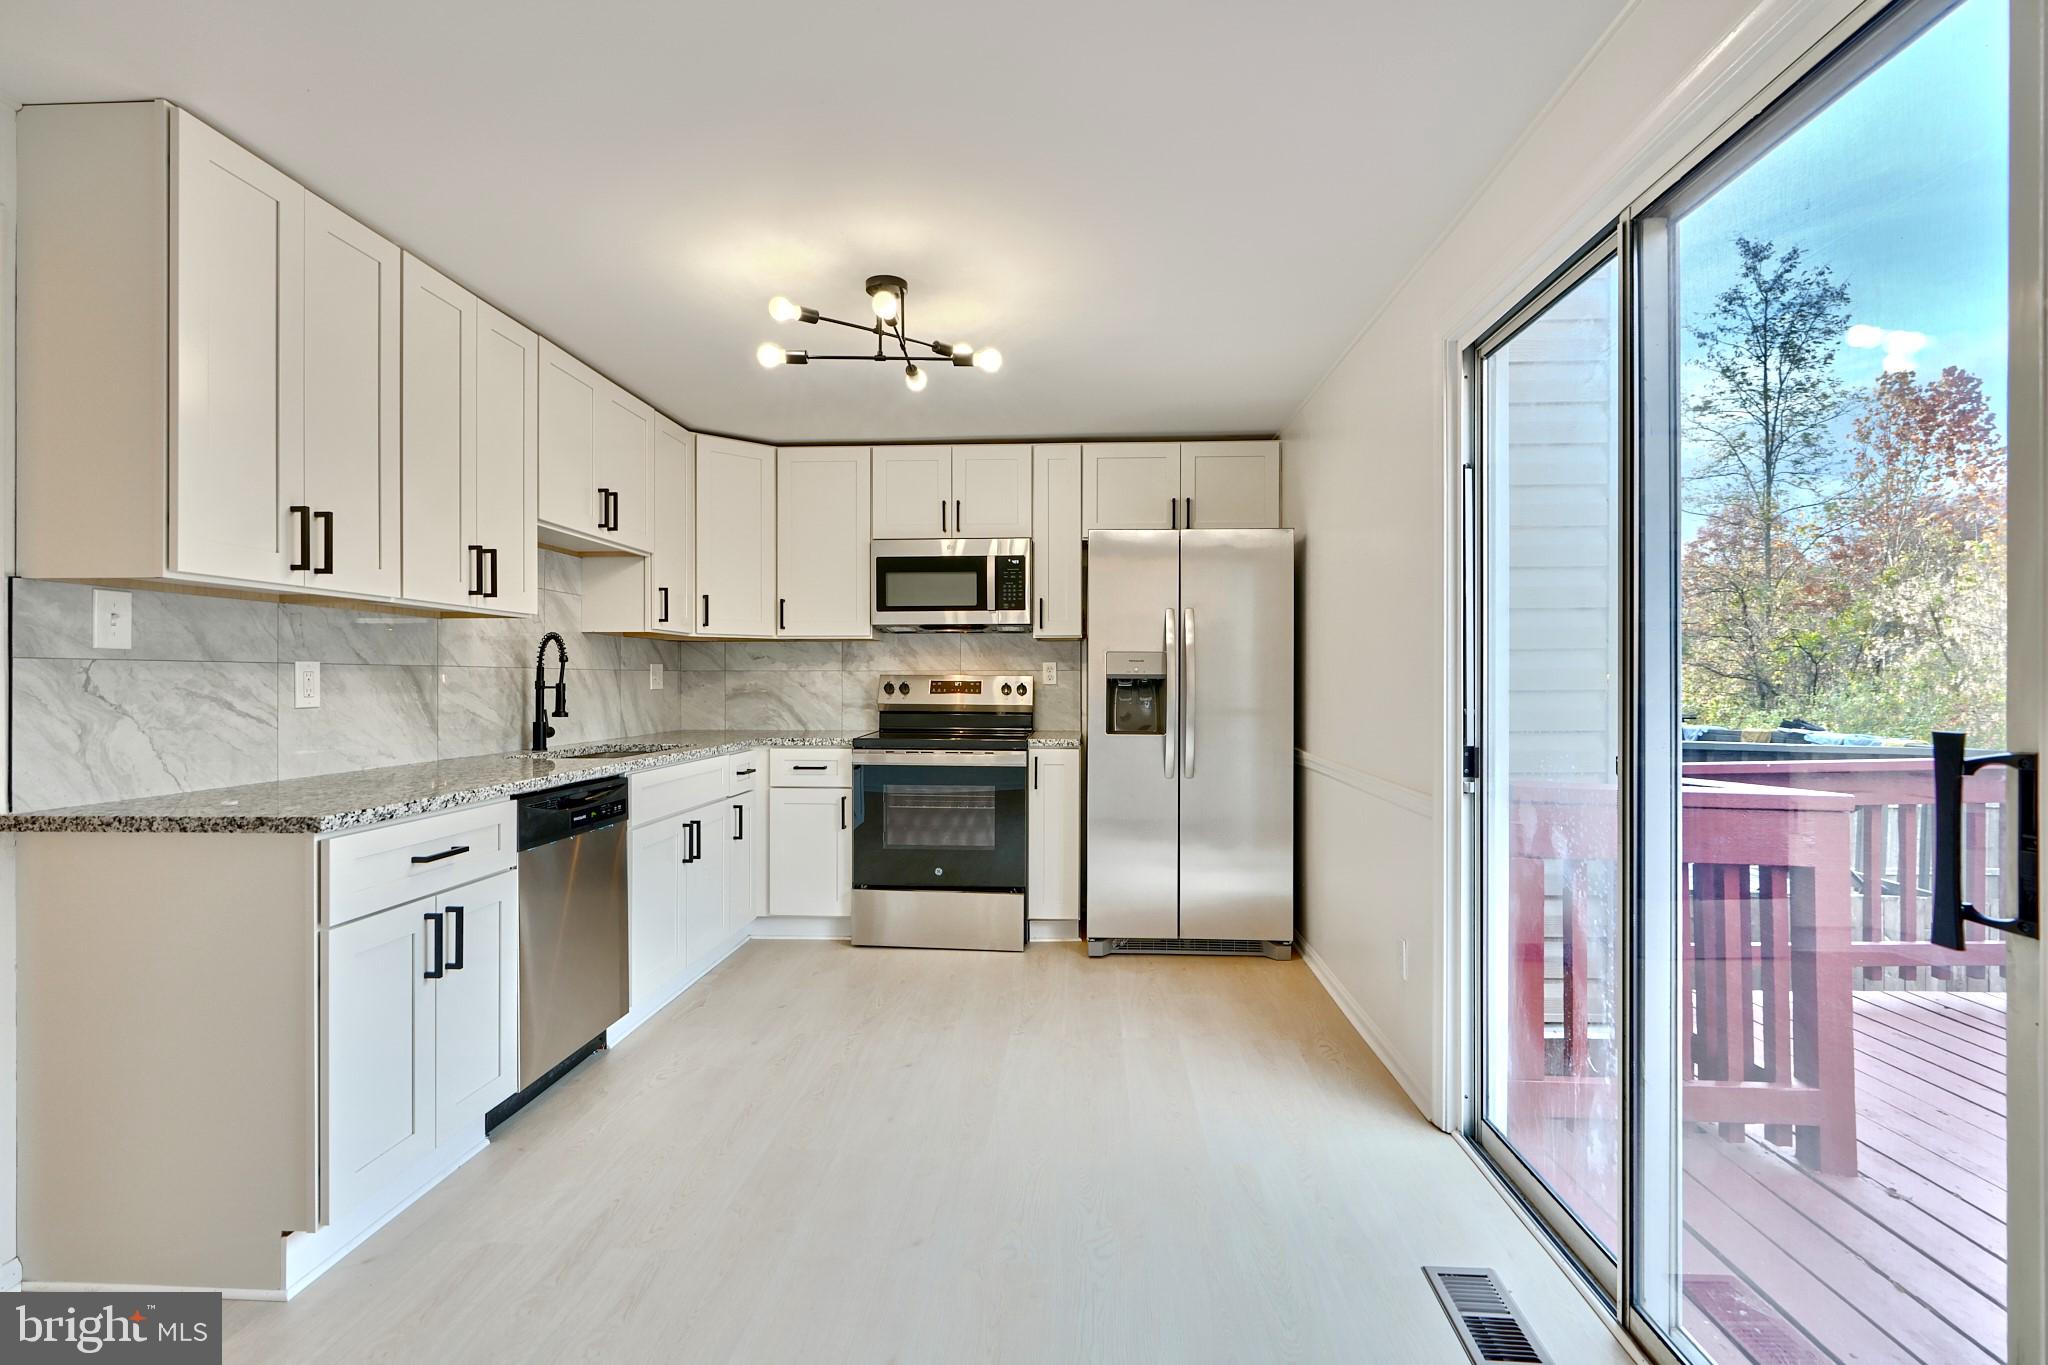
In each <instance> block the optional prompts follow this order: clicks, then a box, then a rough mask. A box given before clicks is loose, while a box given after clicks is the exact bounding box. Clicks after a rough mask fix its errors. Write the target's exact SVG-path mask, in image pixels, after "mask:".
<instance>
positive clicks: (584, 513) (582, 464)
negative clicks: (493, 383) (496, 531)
mask: <svg viewBox="0 0 2048 1365" xmlns="http://www.w3.org/2000/svg"><path fill="white" fill-rule="evenodd" d="M604 390H605V380H604V377H603V376H602V375H600V374H598V372H597V371H596V370H593V369H591V368H590V367H589V366H588V365H586V364H584V363H583V362H582V361H580V360H578V359H577V358H576V357H575V356H572V355H570V354H569V353H568V352H567V351H565V350H563V349H562V348H561V347H559V346H557V345H555V343H553V342H552V341H549V340H547V339H545V338H543V339H542V340H541V343H540V519H541V520H542V521H545V522H548V523H550V524H552V525H555V526H559V527H561V528H562V529H564V530H566V531H574V532H576V533H578V534H579V535H584V536H591V537H595V536H597V534H598V497H597V416H598V406H599V404H601V403H602V402H603V401H604Z"/></svg>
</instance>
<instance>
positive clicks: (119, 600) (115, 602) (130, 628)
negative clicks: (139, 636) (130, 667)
mask: <svg viewBox="0 0 2048 1365" xmlns="http://www.w3.org/2000/svg"><path fill="white" fill-rule="evenodd" d="M132 602H133V599H132V598H130V597H129V595H128V594H127V593H125V592H113V591H110V590H108V589H106V588H94V589H93V590H92V647H93V648H94V649H133V648H135V619H134V614H133V610H132V607H131V603H132Z"/></svg>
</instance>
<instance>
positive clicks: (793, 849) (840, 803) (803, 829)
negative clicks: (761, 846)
mask: <svg viewBox="0 0 2048 1365" xmlns="http://www.w3.org/2000/svg"><path fill="white" fill-rule="evenodd" d="M852 805H853V792H852V791H851V789H849V788H846V787H776V788H773V789H772V790H770V791H769V793H768V807H769V808H768V829H769V834H770V838H769V843H768V913H769V914H771V915H848V914H851V913H853V907H852V899H853V811H852Z"/></svg>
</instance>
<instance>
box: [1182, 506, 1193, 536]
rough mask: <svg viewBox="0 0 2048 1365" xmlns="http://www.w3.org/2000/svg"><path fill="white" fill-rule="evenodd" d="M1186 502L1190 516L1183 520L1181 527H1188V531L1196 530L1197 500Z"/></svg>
mask: <svg viewBox="0 0 2048 1365" xmlns="http://www.w3.org/2000/svg"><path fill="white" fill-rule="evenodd" d="M1186 501H1187V505H1188V514H1187V515H1186V516H1185V517H1182V518H1181V525H1183V526H1185V527H1187V528H1188V530H1190V531H1192V530H1194V529H1195V500H1194V499H1193V498H1188V499H1187V500H1186Z"/></svg>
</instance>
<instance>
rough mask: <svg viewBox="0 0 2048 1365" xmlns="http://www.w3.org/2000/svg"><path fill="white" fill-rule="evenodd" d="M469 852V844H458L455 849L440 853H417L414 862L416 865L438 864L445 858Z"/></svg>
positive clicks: (446, 849) (443, 850)
mask: <svg viewBox="0 0 2048 1365" xmlns="http://www.w3.org/2000/svg"><path fill="white" fill-rule="evenodd" d="M467 852H469V845H468V844H457V845H456V846H455V847H453V848H444V849H442V850H441V851H440V852H439V853H415V854H414V855H413V859H412V860H413V862H414V864H415V865H417V864H419V863H438V862H440V861H441V860H442V859H443V858H453V857H454V856H455V855H456V854H458V853H467Z"/></svg>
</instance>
